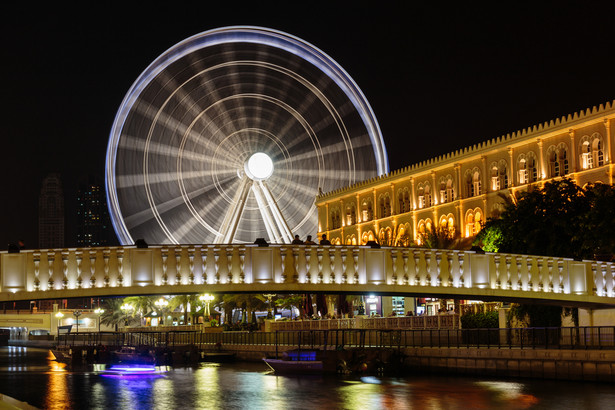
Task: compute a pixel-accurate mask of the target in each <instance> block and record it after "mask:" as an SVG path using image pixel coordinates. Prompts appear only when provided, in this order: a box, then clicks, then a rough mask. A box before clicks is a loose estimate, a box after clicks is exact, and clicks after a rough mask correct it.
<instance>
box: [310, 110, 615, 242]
mask: <svg viewBox="0 0 615 410" xmlns="http://www.w3.org/2000/svg"><path fill="white" fill-rule="evenodd" d="M614 122H615V107H614V106H613V103H607V104H605V105H600V107H594V108H592V109H591V110H590V109H588V110H586V111H582V112H578V113H575V114H573V115H568V116H567V117H562V118H557V119H554V120H551V121H549V122H547V123H543V124H539V125H536V126H534V127H531V128H528V129H523V130H521V131H517V132H514V133H512V134H507V135H505V136H502V137H499V138H495V139H492V140H489V141H485V142H483V143H480V144H477V145H474V146H471V147H467V148H464V149H461V150H458V151H455V152H451V153H448V154H445V155H442V156H440V157H437V158H433V159H429V160H427V161H423V162H421V163H418V164H414V165H411V166H408V167H406V168H404V169H400V170H396V171H392V172H390V173H389V174H387V175H384V176H381V177H376V178H372V179H370V180H367V181H364V182H360V183H357V184H354V185H351V186H348V187H346V188H342V189H339V190H336V191H332V192H328V193H324V194H321V195H319V196H318V198H317V200H316V206H317V208H318V227H319V228H318V230H319V237H320V235H322V234H326V235H327V237H328V238H329V239H330V240H331V242H332V243H334V244H348V245H354V244H358V245H364V244H366V243H367V242H368V241H377V242H378V243H379V244H381V245H386V246H408V245H409V244H411V243H412V242H415V243H420V237H421V235H420V234H421V233H423V232H426V231H429V230H430V228H431V227H436V226H439V227H442V228H447V229H450V230H453V231H454V232H456V233H458V234H460V236H461V237H463V238H471V237H473V236H475V235H476V233H477V232H478V231H479V230H480V229H481V223H483V222H485V220H486V218H488V217H490V216H497V215H498V213H499V212H500V211H501V210H502V207H503V203H504V199H503V198H502V196H501V194H504V195H505V196H510V195H514V193H515V192H516V191H523V190H527V189H528V188H529V187H530V186H532V185H538V186H540V185H541V184H544V182H546V181H549V180H552V179H555V178H559V177H564V176H566V177H569V178H571V179H572V180H574V181H575V182H576V183H577V184H579V185H580V186H583V185H585V184H587V183H590V182H602V183H608V184H613V177H614V171H615V169H614V167H613V164H612V161H611V158H612V157H613V155H614V145H615V142H614V137H613V124H614ZM436 224H437V225H436Z"/></svg>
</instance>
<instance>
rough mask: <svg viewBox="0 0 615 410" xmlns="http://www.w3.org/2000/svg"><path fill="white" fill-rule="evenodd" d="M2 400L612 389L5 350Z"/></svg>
mask: <svg viewBox="0 0 615 410" xmlns="http://www.w3.org/2000/svg"><path fill="white" fill-rule="evenodd" d="M0 393H3V394H7V395H9V396H12V397H14V398H16V399H17V400H21V401H26V402H28V403H30V404H31V405H34V406H36V407H40V408H46V409H47V408H49V409H55V408H57V409H71V408H75V409H77V408H87V409H127V408H130V409H150V408H153V409H163V410H172V409H186V410H188V409H218V408H225V409H227V408H228V409H235V408H237V409H244V408H248V409H250V410H256V409H267V410H277V409H282V410H291V409H331V408H342V409H369V408H376V409H380V408H382V409H396V410H397V409H411V408H418V409H468V408H474V409H491V408H498V409H524V408H527V409H551V408H557V409H585V408H587V409H598V408H609V407H610V406H611V405H612V403H613V400H615V389H613V386H612V385H608V384H596V383H580V382H560V381H542V380H495V379H486V378H485V379H479V378H471V377H426V376H424V375H419V374H417V375H412V376H408V377H404V378H388V377H385V378H383V377H375V376H363V377H354V376H348V377H338V376H326V377H321V376H304V377H289V376H279V375H275V374H272V373H270V372H268V369H267V367H266V366H265V365H264V364H263V363H236V364H205V363H203V364H201V365H199V366H196V367H179V368H174V369H173V368H171V369H169V370H168V371H166V372H163V373H157V374H150V375H132V376H121V375H115V376H113V377H106V376H103V375H101V374H100V373H99V372H94V371H92V370H89V369H74V368H73V369H71V368H68V367H66V366H65V365H63V364H62V363H57V362H55V361H51V360H49V358H48V357H47V351H46V350H41V349H32V348H29V349H23V348H22V349H8V348H0Z"/></svg>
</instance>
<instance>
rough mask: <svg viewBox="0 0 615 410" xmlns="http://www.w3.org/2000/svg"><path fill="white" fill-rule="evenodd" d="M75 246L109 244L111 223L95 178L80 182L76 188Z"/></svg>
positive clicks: (103, 196) (102, 192)
mask: <svg viewBox="0 0 615 410" xmlns="http://www.w3.org/2000/svg"><path fill="white" fill-rule="evenodd" d="M76 225H77V246H79V247H82V246H104V245H107V244H109V241H110V229H111V221H110V219H109V213H108V211H107V201H106V198H105V190H104V187H103V184H102V182H101V181H99V180H98V179H97V178H95V177H91V176H89V177H87V178H84V179H83V180H81V181H80V182H79V184H78V187H77V221H76Z"/></svg>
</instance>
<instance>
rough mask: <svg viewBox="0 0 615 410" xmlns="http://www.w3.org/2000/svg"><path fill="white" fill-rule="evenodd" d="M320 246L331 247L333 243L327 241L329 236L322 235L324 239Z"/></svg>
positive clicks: (321, 240)
mask: <svg viewBox="0 0 615 410" xmlns="http://www.w3.org/2000/svg"><path fill="white" fill-rule="evenodd" d="M320 244H321V245H331V242H330V241H329V240H328V239H327V235H326V234H324V233H323V234H322V237H321V239H320Z"/></svg>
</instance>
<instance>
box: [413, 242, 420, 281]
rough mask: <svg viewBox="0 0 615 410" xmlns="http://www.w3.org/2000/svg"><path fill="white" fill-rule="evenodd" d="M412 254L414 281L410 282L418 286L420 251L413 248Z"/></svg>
mask: <svg viewBox="0 0 615 410" xmlns="http://www.w3.org/2000/svg"><path fill="white" fill-rule="evenodd" d="M412 256H413V258H414V283H412V284H413V285H414V286H418V285H420V284H421V276H420V273H419V261H420V257H421V251H418V250H413V251H412Z"/></svg>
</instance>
